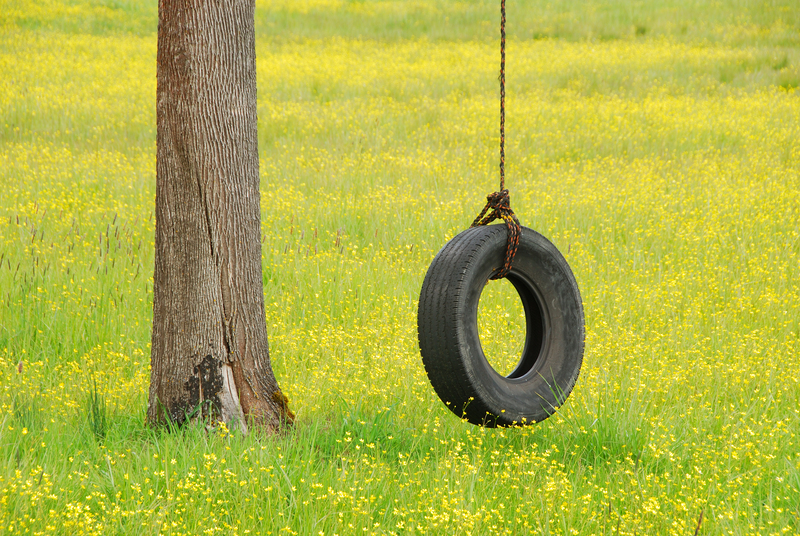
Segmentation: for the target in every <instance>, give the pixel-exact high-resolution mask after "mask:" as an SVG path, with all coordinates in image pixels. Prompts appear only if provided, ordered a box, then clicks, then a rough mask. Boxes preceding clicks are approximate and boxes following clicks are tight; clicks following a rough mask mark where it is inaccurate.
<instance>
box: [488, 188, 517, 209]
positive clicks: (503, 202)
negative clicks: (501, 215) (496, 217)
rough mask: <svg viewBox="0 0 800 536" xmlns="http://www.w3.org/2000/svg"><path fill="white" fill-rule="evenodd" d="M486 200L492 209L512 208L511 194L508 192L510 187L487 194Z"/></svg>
mask: <svg viewBox="0 0 800 536" xmlns="http://www.w3.org/2000/svg"><path fill="white" fill-rule="evenodd" d="M486 201H487V203H486V204H487V205H488V206H489V208H491V209H492V210H511V196H510V195H509V194H508V189H503V190H500V191H499V192H493V193H491V194H489V195H487V196H486Z"/></svg>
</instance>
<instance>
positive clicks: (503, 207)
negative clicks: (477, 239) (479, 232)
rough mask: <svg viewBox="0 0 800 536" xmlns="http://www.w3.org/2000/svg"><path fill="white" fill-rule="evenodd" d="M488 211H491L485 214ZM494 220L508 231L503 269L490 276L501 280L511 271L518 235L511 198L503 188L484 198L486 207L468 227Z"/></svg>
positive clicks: (486, 223) (517, 225)
mask: <svg viewBox="0 0 800 536" xmlns="http://www.w3.org/2000/svg"><path fill="white" fill-rule="evenodd" d="M489 209H492V211H491V212H489V214H486V213H487V212H488V211H489ZM496 219H502V220H503V221H504V222H506V228H507V230H508V245H507V246H506V258H505V261H504V262H503V267H502V269H501V270H500V271H499V272H498V273H497V274H495V275H494V276H492V279H502V278H504V277H505V276H506V275H507V274H508V272H509V270H511V263H512V262H513V261H514V255H516V254H517V247H518V246H519V235H520V224H519V220H518V219H517V216H516V215H515V214H514V211H513V210H511V197H510V196H509V194H508V190H507V189H505V188H503V189H502V190H500V191H499V192H493V193H491V194H489V195H487V196H486V206H485V207H483V210H481V213H480V214H478V217H477V218H475V221H473V222H472V225H470V227H479V226H481V225H488V224H489V223H491V222H493V221H494V220H496Z"/></svg>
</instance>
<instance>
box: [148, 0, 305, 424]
mask: <svg viewBox="0 0 800 536" xmlns="http://www.w3.org/2000/svg"><path fill="white" fill-rule="evenodd" d="M254 15H255V2H254V0H230V1H222V0H216V1H214V0H160V1H159V22H158V89H157V105H156V116H157V164H156V173H157V179H156V182H157V184H156V242H155V247H156V252H155V274H154V284H153V293H154V296H153V334H152V350H151V373H150V374H151V376H150V378H151V383H150V400H149V407H148V413H147V417H148V421H149V422H150V423H151V424H153V425H157V424H163V423H166V422H171V423H174V424H182V423H183V422H185V421H186V420H187V419H194V418H206V419H218V420H222V421H224V422H225V423H226V424H228V426H229V427H231V428H238V429H240V430H244V431H246V430H247V427H248V424H251V425H252V424H256V425H258V426H263V427H266V428H268V429H271V430H278V429H280V428H281V427H282V426H284V425H285V424H287V423H288V422H291V420H292V419H293V415H292V413H291V411H289V409H288V406H287V401H286V397H285V396H284V395H283V394H282V392H281V391H280V389H279V387H278V384H277V381H276V380H275V377H274V375H273V373H272V369H271V367H270V360H269V347H268V344H267V328H266V320H265V314H264V295H263V280H262V272H261V239H260V237H261V208H260V203H259V174H258V137H257V124H256V63H255V28H254V26H255V24H254Z"/></svg>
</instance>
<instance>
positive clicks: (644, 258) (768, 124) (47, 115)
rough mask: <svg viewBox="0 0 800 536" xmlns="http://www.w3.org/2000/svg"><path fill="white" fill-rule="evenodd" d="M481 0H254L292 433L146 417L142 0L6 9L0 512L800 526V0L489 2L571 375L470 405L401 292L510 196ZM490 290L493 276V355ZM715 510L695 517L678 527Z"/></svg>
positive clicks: (1, 28) (209, 529)
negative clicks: (574, 319)
mask: <svg viewBox="0 0 800 536" xmlns="http://www.w3.org/2000/svg"><path fill="white" fill-rule="evenodd" d="M496 4H498V3H497V2H483V1H480V2H478V1H471V2H468V1H460V2H456V1H450V2H446V1H444V0H431V1H416V0H396V1H382V0H273V1H267V0H260V1H259V3H258V5H257V16H256V18H257V21H256V27H257V34H258V37H257V57H258V91H259V101H258V111H259V138H260V139H259V142H260V158H261V175H262V207H263V212H262V221H263V236H264V243H263V256H264V285H265V289H264V292H265V297H266V303H267V325H268V329H269V334H270V343H271V356H272V360H273V366H274V369H275V372H276V375H277V377H278V380H279V382H280V384H281V386H282V388H283V390H284V391H285V392H286V393H287V394H288V396H289V398H290V401H291V407H292V409H293V410H294V411H295V412H296V413H297V416H298V421H297V425H296V427H295V428H294V430H292V431H291V432H289V433H288V434H286V435H285V436H281V437H263V436H261V435H259V434H251V435H249V436H246V437H241V436H238V435H230V434H227V433H225V432H224V430H216V431H214V432H212V433H207V432H205V431H204V430H203V429H200V428H192V429H187V430H185V431H183V432H181V433H172V434H170V433H167V432H164V431H151V430H148V429H147V428H145V426H144V414H145V409H146V403H147V388H148V382H149V354H150V349H149V342H150V324H151V318H152V316H151V315H152V270H153V235H154V221H153V207H154V192H155V113H154V104H155V69H156V62H155V54H156V28H157V3H156V2H155V1H150V0H148V1H147V2H142V1H137V0H46V1H36V2H33V1H32V0H0V534H45V533H47V534H49V533H61V534H148V535H149V534H152V535H155V534H164V535H167V534H174V535H178V534H214V533H220V534H239V535H244V534H276V535H277V534H301V535H306V534H309V535H311V534H314V535H317V534H325V535H332V534H341V535H344V534H459V535H460V534H475V535H486V534H526V533H535V534H559V535H562V534H563V535H567V534H578V535H589V534H595V535H610V534H626V535H634V534H638V535H645V534H680V535H691V534H702V535H712V534H714V535H716V534H719V535H722V534H732V535H750V534H764V535H767V534H798V533H800V438H799V437H798V435H799V434H800V360H798V357H797V356H798V354H800V310H798V305H797V303H798V301H800V283H798V281H800V92H799V91H800V90H798V89H797V87H798V86H799V85H800V8H798V6H797V5H796V3H795V0H720V1H717V2H709V1H705V0H665V1H662V2H632V1H625V2H623V1H621V0H608V1H606V2H601V1H599V0H589V1H578V0H549V1H547V2H544V1H542V2H533V1H525V2H522V1H516V2H509V3H508V6H507V10H508V31H509V40H508V63H507V83H508V101H507V107H508V116H507V170H508V171H507V173H508V178H507V181H508V186H509V187H510V189H511V199H512V206H513V208H514V209H515V211H516V213H517V214H518V215H519V217H520V218H521V220H522V222H523V223H524V224H525V225H527V226H529V227H532V228H535V229H537V230H539V231H540V232H542V233H543V234H545V235H546V236H548V237H549V238H550V239H551V240H552V241H553V242H554V243H555V244H556V245H557V246H558V247H559V249H560V250H561V251H562V252H563V253H564V255H565V257H566V258H567V260H568V261H569V262H570V265H571V266H572V268H573V271H574V272H575V275H576V278H577V281H578V284H579V286H580V289H581V293H582V297H583V301H584V307H585V312H586V323H587V326H586V327H587V339H586V355H585V360H584V365H583V369H582V373H581V376H580V378H579V380H578V384H577V386H576V388H575V391H574V392H573V394H572V396H571V397H570V398H569V399H568V401H567V403H566V404H565V405H564V406H563V408H562V409H561V411H560V412H559V413H557V414H556V415H555V416H553V417H551V418H550V419H548V420H547V421H545V422H543V423H540V424H538V425H535V426H530V427H526V428H521V429H497V430H485V429H479V428H475V427H473V426H471V425H468V424H466V423H464V422H462V421H460V420H458V419H457V418H455V417H454V416H453V415H452V414H450V412H449V411H447V410H446V409H445V407H444V406H443V405H442V404H441V403H440V402H439V400H438V398H437V397H436V396H435V394H434V392H433V390H432V388H431V387H430V384H429V383H428V381H427V378H426V376H425V372H424V369H423V367H422V364H421V359H420V357H419V351H418V347H417V342H416V300H417V296H418V293H419V289H420V286H421V284H422V279H423V277H424V275H425V271H426V269H427V266H428V264H429V263H430V261H431V259H432V258H433V255H434V254H435V253H436V251H438V249H439V248H440V247H441V246H442V245H443V244H444V243H445V242H446V241H447V240H448V239H449V238H451V237H453V236H454V235H455V234H456V233H458V232H459V231H460V230H462V229H464V228H466V227H467V226H468V225H469V223H470V222H471V221H472V218H474V216H475V215H477V213H478V211H479V210H480V208H481V207H482V206H483V203H484V201H485V195H486V194H488V193H490V192H492V191H494V190H495V189H496V187H497V182H498V180H497V171H496V167H497V159H498V157H497V152H498V151H497V145H498V139H497V129H498V127H497V125H498V111H499V105H498V89H497V70H498V62H499V50H498V48H499V42H498V40H499V39H498V28H497V26H498V19H499V13H498V10H499V8H498V5H496ZM512 292H513V291H510V285H508V284H507V283H504V282H502V281H500V282H492V283H491V284H490V285H489V287H487V293H491V295H492V297H493V298H492V300H490V299H488V298H486V297H484V300H482V302H481V311H480V319H479V320H480V324H481V326H482V328H481V329H482V337H483V340H484V341H485V346H486V348H487V352H489V353H490V354H491V355H492V356H493V359H495V360H496V361H495V363H497V366H498V367H507V366H509V359H510V358H511V356H512V355H513V354H514V352H515V351H516V350H515V347H516V346H515V345H518V344H519V343H520V337H521V336H522V335H521V333H520V315H521V313H520V311H519V309H520V307H519V305H518V303H517V302H518V300H517V299H516V298H515V296H514V295H513V294H512ZM698 527H699V529H698Z"/></svg>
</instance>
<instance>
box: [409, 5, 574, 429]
mask: <svg viewBox="0 0 800 536" xmlns="http://www.w3.org/2000/svg"><path fill="white" fill-rule="evenodd" d="M500 10H501V23H500V34H501V42H500V45H501V46H500V51H501V61H500V191H498V192H494V193H492V194H490V195H489V196H488V197H487V201H488V202H487V204H486V206H485V207H484V208H483V210H482V211H481V213H480V214H479V215H478V217H477V218H475V221H474V222H473V223H472V225H471V226H470V228H469V229H467V230H465V231H463V232H461V233H460V234H458V235H457V236H456V237H455V238H453V239H452V240H450V241H449V242H448V243H447V244H445V245H444V247H443V248H442V249H441V250H440V251H439V253H437V254H436V257H435V258H434V259H433V262H432V263H431V265H430V267H429V268H428V272H427V274H426V275H425V280H424V282H423V283H422V290H421V292H420V297H419V307H418V311H417V333H418V337H419V346H420V353H421V354H422V362H423V364H424V365H425V370H426V372H427V373H428V378H429V379H430V382H431V384H432V385H433V388H434V390H435V391H436V394H437V395H439V398H441V399H442V402H444V403H445V404H446V405H447V407H448V408H449V409H450V410H451V411H452V412H453V413H455V414H456V415H457V416H459V417H461V418H463V419H466V420H467V421H469V422H471V423H472V424H476V425H480V426H485V427H490V428H491V427H496V426H521V425H526V424H531V423H534V422H538V421H542V420H544V419H546V418H547V417H549V416H550V415H552V414H553V413H554V412H555V410H556V409H557V408H558V407H559V406H561V404H563V403H564V401H565V400H566V398H567V396H569V394H570V392H571V391H572V388H573V387H574V385H575V382H576V381H577V379H578V373H579V371H580V367H581V362H582V360H583V347H584V334H585V331H584V317H583V305H582V302H581V296H580V292H579V290H578V285H577V283H576V281H575V276H574V275H573V274H572V270H570V267H569V265H568V264H567V261H566V260H565V259H564V257H563V255H561V253H560V252H559V251H558V249H556V247H555V246H554V245H553V244H552V243H551V242H550V241H549V240H547V239H546V238H545V237H544V236H542V235H541V234H539V233H537V232H536V231H534V230H532V229H529V228H527V227H522V226H521V225H520V223H519V220H518V219H517V217H516V216H515V215H514V212H513V211H512V210H511V205H510V201H509V193H508V190H507V189H505V176H504V167H505V147H504V145H505V19H506V17H505V0H501V4H500ZM490 209H491V212H490V213H489V214H486V213H487V212H488V211H489V210H490ZM498 218H502V219H503V221H504V222H505V224H506V225H505V226H501V225H492V226H488V225H487V224H488V223H490V222H492V221H493V220H495V219H498ZM504 277H505V278H507V279H508V280H509V281H510V282H511V284H512V285H513V286H514V288H515V289H516V291H517V293H518V294H519V298H520V300H521V301H522V305H523V309H524V311H525V326H526V335H525V344H524V347H523V350H522V355H521V356H520V358H519V362H518V363H517V365H516V367H514V369H513V370H512V372H511V373H510V374H508V375H503V374H500V373H498V372H497V371H496V370H495V369H494V368H493V367H492V366H491V365H490V363H489V361H488V360H487V359H486V356H485V355H484V352H483V348H482V346H481V341H480V337H479V332H478V302H479V300H480V297H481V293H482V291H483V289H484V287H485V286H486V285H487V284H488V282H489V280H491V279H501V278H504Z"/></svg>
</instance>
